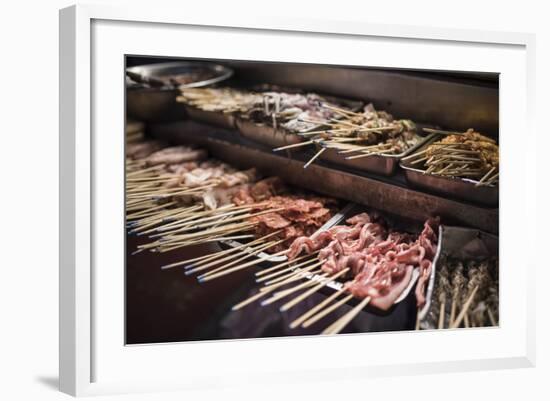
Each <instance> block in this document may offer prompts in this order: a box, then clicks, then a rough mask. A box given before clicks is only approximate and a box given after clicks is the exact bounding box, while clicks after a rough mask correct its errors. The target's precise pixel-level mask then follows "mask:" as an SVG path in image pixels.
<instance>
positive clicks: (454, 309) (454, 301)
mask: <svg viewBox="0 0 550 401" xmlns="http://www.w3.org/2000/svg"><path fill="white" fill-rule="evenodd" d="M455 313H456V297H453V300H452V302H451V316H450V317H449V325H450V324H451V323H452V322H454V320H455Z"/></svg>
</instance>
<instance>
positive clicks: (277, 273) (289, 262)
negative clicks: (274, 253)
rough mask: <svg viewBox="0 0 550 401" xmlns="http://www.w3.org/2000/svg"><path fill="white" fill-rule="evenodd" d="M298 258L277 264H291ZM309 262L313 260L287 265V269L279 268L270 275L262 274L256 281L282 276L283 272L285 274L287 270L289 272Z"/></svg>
mask: <svg viewBox="0 0 550 401" xmlns="http://www.w3.org/2000/svg"><path fill="white" fill-rule="evenodd" d="M303 256H311V255H303ZM298 259H299V258H296V259H295V260H292V261H287V262H284V263H280V264H278V265H277V266H281V265H282V266H289V265H290V264H291V263H294V262H296V260H298ZM307 263H311V261H309V260H306V261H305V262H302V263H298V264H294V265H292V266H290V267H287V268H286V269H282V270H278V271H276V272H274V273H270V274H268V275H265V276H262V277H260V278H258V279H256V282H257V283H261V282H263V281H267V280H270V279H272V278H273V277H277V276H280V275H281V274H284V273H286V272H288V271H291V270H295V269H296V268H298V267H301V266H303V265H304V264H307Z"/></svg>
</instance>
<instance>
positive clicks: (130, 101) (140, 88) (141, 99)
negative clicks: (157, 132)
mask: <svg viewBox="0 0 550 401" xmlns="http://www.w3.org/2000/svg"><path fill="white" fill-rule="evenodd" d="M197 69H207V70H210V71H212V72H213V74H215V76H214V77H213V78H211V79H207V80H203V81H198V82H192V83H190V84H186V85H183V87H187V88H191V87H193V88H197V87H204V86H208V85H212V84H215V83H218V82H222V81H224V80H226V79H229V78H230V77H231V76H232V75H233V70H231V69H229V68H227V67H225V66H222V65H219V64H213V63H204V62H192V61H181V62H173V63H158V64H148V65H142V66H136V67H130V68H127V69H126V71H127V72H128V73H130V74H131V76H132V77H134V81H135V80H140V79H141V81H142V82H140V83H135V82H134V81H131V80H129V79H127V80H126V82H127V85H126V110H127V113H128V115H129V116H131V117H133V118H135V119H137V120H140V121H146V122H168V121H176V120H181V119H182V117H184V116H185V115H186V114H185V107H183V105H182V104H181V103H178V102H176V96H177V95H178V94H179V90H178V89H177V88H176V87H174V86H173V85H171V84H169V83H166V85H163V86H160V85H161V83H165V82H164V81H162V76H166V75H169V74H170V75H172V74H177V73H182V72H186V71H192V70H197ZM140 77H141V78H140ZM148 82H151V83H153V85H150V84H148Z"/></svg>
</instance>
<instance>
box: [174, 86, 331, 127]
mask: <svg viewBox="0 0 550 401" xmlns="http://www.w3.org/2000/svg"><path fill="white" fill-rule="evenodd" d="M176 100H177V101H178V102H181V103H185V104H188V105H190V106H193V107H196V108H198V109H201V110H204V111H213V112H221V113H225V114H234V115H236V116H238V117H240V118H242V119H245V120H250V121H253V122H255V123H257V124H259V125H270V126H272V127H273V128H275V129H276V128H278V127H281V128H283V129H284V130H285V131H286V132H288V133H297V132H302V131H307V130H309V129H312V128H314V127H315V126H317V125H319V122H322V123H324V122H328V121H330V120H331V119H334V118H336V116H337V113H336V112H335V111H334V110H332V109H330V108H328V107H324V106H325V105H328V106H330V107H336V105H335V104H333V103H331V102H329V101H328V100H327V99H325V98H323V97H321V96H319V95H317V94H313V93H308V94H299V93H286V92H277V91H264V92H255V91H247V90H242V89H233V88H206V89H199V88H195V89H185V88H182V89H181V95H180V96H178V97H177V98H176ZM314 119H315V120H317V121H315V122H314V123H312V122H309V121H308V120H314Z"/></svg>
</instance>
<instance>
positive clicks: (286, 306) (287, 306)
mask: <svg viewBox="0 0 550 401" xmlns="http://www.w3.org/2000/svg"><path fill="white" fill-rule="evenodd" d="M348 271H349V267H346V268H345V269H343V270H341V271H339V272H338V273H336V274H333V275H332V276H330V277H327V278H326V279H324V280H321V282H320V283H319V284H318V285H316V286H315V287H313V288H311V289H310V290H308V291H306V292H304V293H302V294H300V295H298V296H297V297H296V298H294V299H293V300H291V301H288V302H287V303H286V304H284V305H283V306H281V308H280V311H281V312H284V311H286V310H289V309H290V308H292V307H293V306H295V305H297V304H299V303H300V302H302V301H303V300H304V299H306V298H308V297H309V296H311V295H313V294H314V293H315V292H317V291H319V290H320V289H321V288H323V287H324V286H326V285H327V283H329V282H331V281H333V280H336V279H337V278H338V277H340V276H342V275H344V274H346V273H347V272H348Z"/></svg>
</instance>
